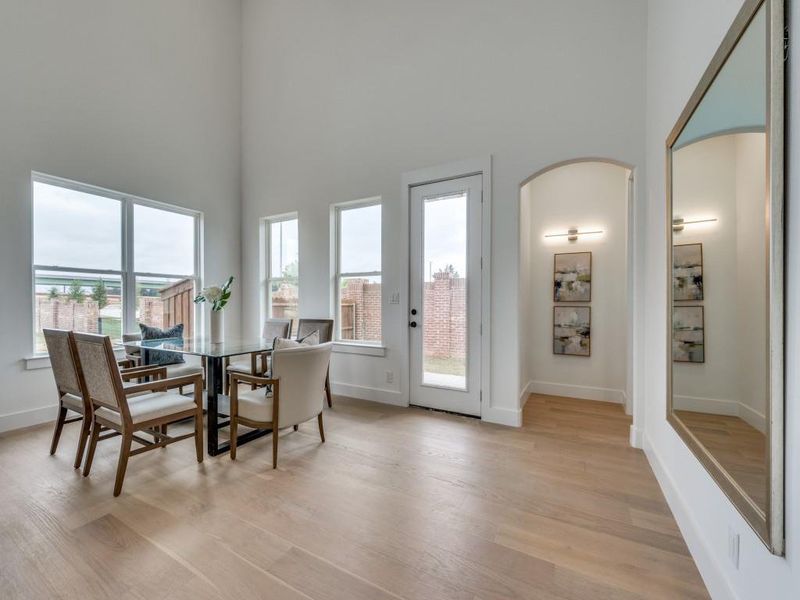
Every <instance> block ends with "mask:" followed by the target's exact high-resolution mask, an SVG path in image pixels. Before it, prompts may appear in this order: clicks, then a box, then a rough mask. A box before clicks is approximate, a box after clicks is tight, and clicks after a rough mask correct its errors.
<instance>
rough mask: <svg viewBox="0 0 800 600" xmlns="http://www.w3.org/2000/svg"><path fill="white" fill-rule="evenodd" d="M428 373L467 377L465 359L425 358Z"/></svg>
mask: <svg viewBox="0 0 800 600" xmlns="http://www.w3.org/2000/svg"><path fill="white" fill-rule="evenodd" d="M424 368H425V372H426V373H441V374H442V375H462V376H463V375H466V374H467V367H466V364H465V361H464V359H463V358H438V357H434V356H426V357H425V365H424Z"/></svg>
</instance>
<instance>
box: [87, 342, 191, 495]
mask: <svg viewBox="0 0 800 600" xmlns="http://www.w3.org/2000/svg"><path fill="white" fill-rule="evenodd" d="M74 337H75V346H76V348H77V352H78V358H79V360H80V365H81V369H82V371H83V377H84V381H85V382H86V392H87V394H88V397H89V399H90V401H91V405H92V436H91V441H90V443H89V452H88V454H87V455H86V464H85V465H84V468H83V475H84V477H85V476H88V475H89V473H90V471H91V468H92V461H93V460H94V453H95V449H96V447H97V441H98V439H99V438H100V432H101V428H105V429H111V430H113V431H115V432H117V433H119V434H120V436H121V437H122V443H121V444H120V450H119V461H118V463H117V476H116V480H115V482H114V496H119V494H120V492H121V491H122V483H123V481H124V479H125V471H126V469H127V466H128V458H129V457H131V456H135V455H136V454H141V453H142V452H146V451H148V450H153V449H155V448H163V447H165V446H168V445H169V444H173V443H175V442H179V441H181V440H184V439H188V438H191V437H194V440H195V452H196V454H197V462H199V463H200V462H203V376H202V375H201V374H200V373H195V374H193V375H185V376H183V377H173V378H167V379H161V380H157V381H151V382H148V383H139V384H135V385H130V386H124V385H123V383H122V377H121V375H120V372H119V370H118V369H117V368H116V362H115V359H114V350H113V348H112V346H111V340H110V339H109V337H108V336H101V335H94V334H90V333H76V334H74ZM188 385H191V386H193V389H194V398H193V399H191V400H190V399H188V398H186V397H185V396H182V395H181V394H179V393H177V392H175V391H170V390H174V389H175V388H178V387H180V386H188ZM142 392H149V393H147V394H144V395H140V394H141V393H142ZM134 395H136V397H135V398H130V397H131V396H134ZM129 398H130V399H129ZM190 417H194V431H193V432H192V433H187V434H184V435H179V436H176V437H170V436H168V435H167V434H166V432H165V429H164V426H166V425H169V424H171V423H175V422H177V421H182V420H184V419H188V418H190ZM138 432H145V433H147V434H149V435H152V436H153V438H154V439H157V440H158V441H157V442H156V441H154V442H151V441H150V440H147V439H145V438H141V437H139V436H138V435H136V434H137V433H138ZM134 441H135V442H137V443H139V444H142V447H141V448H136V449H135V450H131V444H132V442H134Z"/></svg>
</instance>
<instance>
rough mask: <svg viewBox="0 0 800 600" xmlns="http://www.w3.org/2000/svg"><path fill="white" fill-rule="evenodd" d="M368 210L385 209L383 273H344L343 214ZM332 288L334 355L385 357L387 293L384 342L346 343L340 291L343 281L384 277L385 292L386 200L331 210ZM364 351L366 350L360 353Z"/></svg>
mask: <svg viewBox="0 0 800 600" xmlns="http://www.w3.org/2000/svg"><path fill="white" fill-rule="evenodd" d="M368 206H380V207H381V270H380V271H359V272H350V271H347V272H342V271H341V249H342V244H341V240H342V226H341V225H342V219H341V215H342V212H343V211H346V210H352V209H356V208H366V207H368ZM331 216H332V219H331V230H332V235H331V259H332V260H331V286H332V288H333V294H332V296H331V298H332V300H333V306H332V307H331V309H332V313H333V315H334V317H333V318H334V325H335V331H334V336H333V341H334V351H335V352H343V353H349V354H367V355H372V356H383V355H384V354H385V351H386V347H385V346H384V345H383V338H384V334H383V291H381V339H379V340H343V339H341V337H342V323H341V312H340V310H339V301H340V297H339V294H340V291H341V287H340V285H339V282H340V280H341V279H342V277H380V278H381V290H383V199H382V198H381V197H380V196H373V197H371V198H362V199H361V200H352V201H350V202H340V203H337V204H334V205H332V206H331ZM360 349H363V350H360ZM373 349H377V350H378V351H380V353H377V354H376V353H374V352H372V351H371V350H373Z"/></svg>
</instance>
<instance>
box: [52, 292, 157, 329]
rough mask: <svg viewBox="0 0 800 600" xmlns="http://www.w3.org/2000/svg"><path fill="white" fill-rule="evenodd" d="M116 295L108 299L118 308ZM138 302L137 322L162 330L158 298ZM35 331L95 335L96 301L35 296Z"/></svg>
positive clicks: (146, 297) (143, 299) (96, 321)
mask: <svg viewBox="0 0 800 600" xmlns="http://www.w3.org/2000/svg"><path fill="white" fill-rule="evenodd" d="M120 302H121V298H120V297H119V296H109V297H108V304H109V305H110V306H114V305H119V304H120ZM138 302H139V321H141V322H142V323H146V324H148V325H152V326H154V327H162V326H163V321H164V303H163V302H162V301H161V298H158V297H151V296H142V297H140V298H139V299H138ZM36 318H37V324H36V326H37V330H41V329H69V330H73V331H80V332H83V333H98V319H99V318H100V309H99V307H98V305H97V302H95V301H94V300H91V299H90V298H87V299H86V300H84V301H83V302H75V301H74V300H67V299H66V298H55V299H53V298H50V297H49V295H48V294H37V295H36Z"/></svg>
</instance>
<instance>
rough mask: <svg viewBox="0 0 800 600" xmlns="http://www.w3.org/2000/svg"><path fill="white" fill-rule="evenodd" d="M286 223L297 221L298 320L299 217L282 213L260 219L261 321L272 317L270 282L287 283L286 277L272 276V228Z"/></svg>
mask: <svg viewBox="0 0 800 600" xmlns="http://www.w3.org/2000/svg"><path fill="white" fill-rule="evenodd" d="M287 221H297V308H298V318H299V313H300V216H299V215H298V214H297V213H296V212H291V213H283V214H280V215H273V216H271V217H264V218H263V219H261V231H262V235H261V239H262V251H261V257H262V260H263V261H264V263H263V266H262V268H261V282H262V286H263V290H262V293H261V298H262V300H261V306H262V309H261V313H262V318H261V321H262V322H264V321H265V320H266V319H271V318H273V317H272V291H271V290H272V282H273V281H288V279H287V278H286V277H273V276H272V226H273V225H274V224H276V223H285V222H287Z"/></svg>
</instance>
